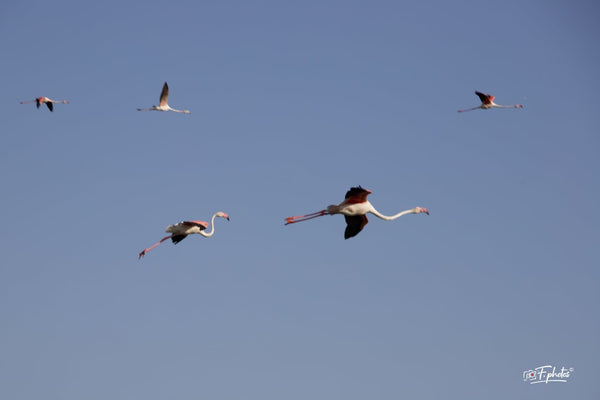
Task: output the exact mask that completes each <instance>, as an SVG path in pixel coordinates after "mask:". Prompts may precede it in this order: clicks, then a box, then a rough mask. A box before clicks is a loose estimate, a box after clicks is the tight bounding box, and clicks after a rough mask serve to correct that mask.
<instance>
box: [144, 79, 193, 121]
mask: <svg viewBox="0 0 600 400" xmlns="http://www.w3.org/2000/svg"><path fill="white" fill-rule="evenodd" d="M168 100H169V86H168V85H167V82H165V84H164V85H163V88H162V92H161V93H160V103H158V107H157V106H152V108H138V109H137V110H138V111H175V112H178V113H184V114H189V113H190V111H189V110H176V109H174V108H171V107H170V106H169V103H168Z"/></svg>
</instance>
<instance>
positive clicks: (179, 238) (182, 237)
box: [171, 235, 187, 244]
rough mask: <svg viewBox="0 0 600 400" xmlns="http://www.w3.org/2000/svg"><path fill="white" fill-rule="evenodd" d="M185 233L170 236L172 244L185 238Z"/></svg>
mask: <svg viewBox="0 0 600 400" xmlns="http://www.w3.org/2000/svg"><path fill="white" fill-rule="evenodd" d="M186 236H187V235H173V236H171V241H172V242H173V244H177V243H179V242H181V241H182V240H183V239H185V238H186Z"/></svg>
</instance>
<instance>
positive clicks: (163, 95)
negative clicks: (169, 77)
mask: <svg viewBox="0 0 600 400" xmlns="http://www.w3.org/2000/svg"><path fill="white" fill-rule="evenodd" d="M168 100H169V86H168V85H167V82H165V84H164V85H163V88H162V92H160V104H159V105H161V106H166V105H167V102H168Z"/></svg>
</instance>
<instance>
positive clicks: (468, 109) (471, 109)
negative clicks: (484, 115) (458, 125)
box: [458, 106, 481, 112]
mask: <svg viewBox="0 0 600 400" xmlns="http://www.w3.org/2000/svg"><path fill="white" fill-rule="evenodd" d="M480 108H481V106H478V107H473V108H467V109H466V110H458V112H465V111H473V110H478V109H480Z"/></svg>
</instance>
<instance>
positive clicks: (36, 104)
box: [35, 99, 42, 108]
mask: <svg viewBox="0 0 600 400" xmlns="http://www.w3.org/2000/svg"><path fill="white" fill-rule="evenodd" d="M40 104H42V101H41V100H40V99H35V106H36V107H37V108H40Z"/></svg>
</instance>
